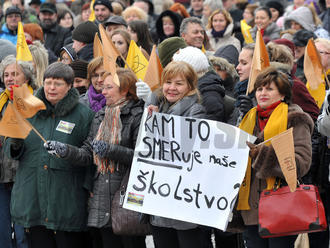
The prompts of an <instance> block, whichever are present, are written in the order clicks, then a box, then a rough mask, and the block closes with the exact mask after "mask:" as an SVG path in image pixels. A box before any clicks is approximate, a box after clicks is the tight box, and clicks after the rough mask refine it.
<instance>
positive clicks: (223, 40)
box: [206, 23, 241, 51]
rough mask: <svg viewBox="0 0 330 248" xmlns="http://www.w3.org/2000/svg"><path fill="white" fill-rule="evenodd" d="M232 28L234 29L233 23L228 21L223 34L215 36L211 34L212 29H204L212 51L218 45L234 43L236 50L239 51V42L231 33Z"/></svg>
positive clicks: (216, 48) (218, 46) (217, 47)
mask: <svg viewBox="0 0 330 248" xmlns="http://www.w3.org/2000/svg"><path fill="white" fill-rule="evenodd" d="M233 29H234V24H233V23H229V24H228V25H227V27H226V30H225V31H224V33H223V35H220V37H216V36H214V34H212V30H213V29H212V30H208V31H206V34H207V36H208V37H209V42H210V44H211V47H212V49H213V50H214V51H216V50H218V49H219V48H220V47H223V46H226V45H230V44H231V45H234V46H235V48H236V49H237V51H241V43H240V41H239V40H238V39H237V38H235V36H234V35H233Z"/></svg>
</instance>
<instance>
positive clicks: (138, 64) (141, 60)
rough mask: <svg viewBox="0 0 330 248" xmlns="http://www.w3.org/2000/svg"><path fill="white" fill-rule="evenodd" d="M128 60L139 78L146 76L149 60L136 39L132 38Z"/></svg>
mask: <svg viewBox="0 0 330 248" xmlns="http://www.w3.org/2000/svg"><path fill="white" fill-rule="evenodd" d="M126 62H127V64H128V66H129V67H130V68H131V69H132V71H133V72H134V73H135V75H136V77H137V78H138V79H143V78H144V76H145V74H146V72H147V67H148V60H147V59H146V57H144V55H143V53H142V52H141V50H140V49H139V48H138V46H137V45H136V43H135V41H134V40H131V43H130V45H129V49H128V54H127V58H126ZM126 68H127V65H126Z"/></svg>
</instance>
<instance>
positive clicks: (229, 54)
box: [214, 45, 239, 68]
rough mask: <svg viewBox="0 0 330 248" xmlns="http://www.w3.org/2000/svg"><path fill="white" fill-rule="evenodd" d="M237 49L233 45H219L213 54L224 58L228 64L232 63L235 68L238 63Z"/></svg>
mask: <svg viewBox="0 0 330 248" xmlns="http://www.w3.org/2000/svg"><path fill="white" fill-rule="evenodd" d="M238 51H239V50H237V48H236V47H235V46H234V45H226V46H221V47H220V48H219V49H218V50H217V51H216V52H215V53H214V56H216V57H220V58H224V59H226V60H227V61H228V62H229V63H230V64H232V65H234V66H235V68H236V67H237V65H238V56H239V52H238Z"/></svg>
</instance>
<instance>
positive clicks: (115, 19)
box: [104, 15, 127, 27]
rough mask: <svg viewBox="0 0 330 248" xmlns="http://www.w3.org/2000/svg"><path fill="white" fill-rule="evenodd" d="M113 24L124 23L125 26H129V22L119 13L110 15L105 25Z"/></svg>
mask: <svg viewBox="0 0 330 248" xmlns="http://www.w3.org/2000/svg"><path fill="white" fill-rule="evenodd" d="M111 24H117V25H124V26H125V27H127V22H126V21H125V19H124V18H123V17H122V16H117V15H114V16H110V17H109V18H108V20H106V21H105V22H104V25H105V26H108V25H111Z"/></svg>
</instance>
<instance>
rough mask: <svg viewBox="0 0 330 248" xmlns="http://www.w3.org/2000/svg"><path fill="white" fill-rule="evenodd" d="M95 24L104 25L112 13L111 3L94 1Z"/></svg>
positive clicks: (104, 0)
mask: <svg viewBox="0 0 330 248" xmlns="http://www.w3.org/2000/svg"><path fill="white" fill-rule="evenodd" d="M93 8H94V13H95V24H96V25H97V26H98V25H99V23H102V24H103V23H104V22H105V21H106V20H108V19H109V17H110V16H111V15H112V13H113V9H112V6H111V2H110V1H109V0H96V1H95V3H94V7H93Z"/></svg>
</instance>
